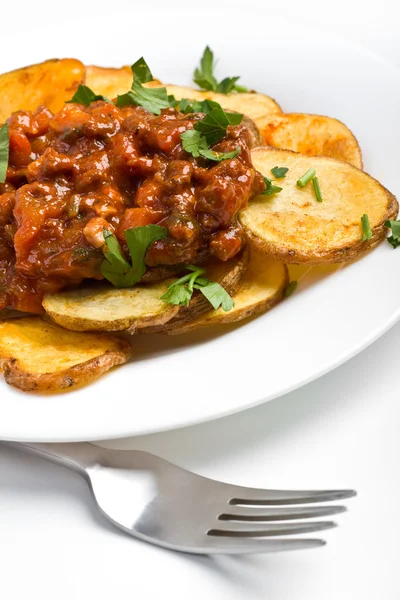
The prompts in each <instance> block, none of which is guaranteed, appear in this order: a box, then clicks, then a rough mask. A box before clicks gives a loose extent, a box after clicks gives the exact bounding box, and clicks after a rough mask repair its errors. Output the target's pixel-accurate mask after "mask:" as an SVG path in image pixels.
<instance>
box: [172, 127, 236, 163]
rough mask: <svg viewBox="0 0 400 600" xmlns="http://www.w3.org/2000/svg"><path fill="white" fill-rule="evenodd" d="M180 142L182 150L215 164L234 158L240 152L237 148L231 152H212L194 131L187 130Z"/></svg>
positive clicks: (199, 134) (202, 137) (202, 138)
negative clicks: (212, 161)
mask: <svg viewBox="0 0 400 600" xmlns="http://www.w3.org/2000/svg"><path fill="white" fill-rule="evenodd" d="M181 140H182V147H183V149H184V150H186V152H189V154H191V155H192V156H194V157H195V158H198V157H199V156H202V157H203V158H208V159H209V160H214V161H216V162H221V161H222V160H229V159H232V158H235V157H236V156H237V155H238V154H239V153H240V151H241V148H240V147H238V148H236V150H234V151H233V152H214V151H213V150H210V149H209V147H208V145H207V140H206V138H205V137H204V136H203V135H202V134H201V133H200V132H199V131H196V130H195V129H188V130H187V131H185V132H184V133H182V134H181Z"/></svg>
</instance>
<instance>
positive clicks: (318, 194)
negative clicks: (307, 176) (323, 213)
mask: <svg viewBox="0 0 400 600" xmlns="http://www.w3.org/2000/svg"><path fill="white" fill-rule="evenodd" d="M312 183H313V188H314V193H315V197H316V199H317V202H322V194H321V188H320V187H319V181H318V177H313V179H312Z"/></svg>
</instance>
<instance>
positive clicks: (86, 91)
mask: <svg viewBox="0 0 400 600" xmlns="http://www.w3.org/2000/svg"><path fill="white" fill-rule="evenodd" d="M96 100H104V102H110V100H109V99H108V98H106V96H102V95H101V94H95V93H94V91H93V90H91V89H90V87H88V86H87V85H79V86H78V89H77V90H76V92H75V94H74V95H73V96H72V98H71V100H67V103H74V104H83V105H84V106H89V105H90V104H91V103H92V102H96Z"/></svg>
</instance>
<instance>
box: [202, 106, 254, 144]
mask: <svg viewBox="0 0 400 600" xmlns="http://www.w3.org/2000/svg"><path fill="white" fill-rule="evenodd" d="M242 119H243V115H240V114H238V113H227V112H225V111H224V110H223V109H222V108H221V107H220V106H218V108H214V109H213V110H212V111H211V112H209V113H208V114H207V115H206V116H205V117H204V119H201V121H197V123H195V124H194V128H195V129H196V131H200V133H202V134H203V135H204V137H205V138H206V141H207V144H208V145H209V146H212V145H213V144H216V143H217V142H219V141H221V140H222V139H223V138H224V137H225V135H226V129H227V127H228V126H229V125H239V123H241V122H242Z"/></svg>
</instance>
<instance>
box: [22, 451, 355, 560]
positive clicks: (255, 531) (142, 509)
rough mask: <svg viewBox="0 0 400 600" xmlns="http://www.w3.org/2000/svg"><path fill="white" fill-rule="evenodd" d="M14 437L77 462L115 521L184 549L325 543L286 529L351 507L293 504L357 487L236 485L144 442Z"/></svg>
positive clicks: (314, 525) (47, 454)
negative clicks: (128, 445)
mask: <svg viewBox="0 0 400 600" xmlns="http://www.w3.org/2000/svg"><path fill="white" fill-rule="evenodd" d="M11 445H12V446H16V447H17V448H23V449H25V450H27V451H29V452H33V453H35V454H39V455H40V456H41V457H43V458H46V459H48V460H51V461H53V462H57V463H60V464H62V465H64V466H66V467H69V468H71V469H73V470H76V471H77V472H78V473H80V474H81V475H83V476H84V477H85V479H86V481H87V482H88V484H89V487H90V489H91V491H92V493H93V496H94V499H95V501H96V503H97V506H98V507H99V509H100V511H101V512H102V513H103V515H104V516H105V517H107V519H109V520H110V521H111V523H113V524H114V525H116V526H117V527H119V528H120V529H122V530H123V531H125V532H127V533H129V534H130V535H132V536H134V537H136V538H139V539H141V540H144V541H145V542H149V543H151V544H155V545H157V546H162V547H164V548H169V549H171V550H178V551H181V552H190V553H195V554H216V553H224V554H242V553H254V552H278V551H282V550H298V549H302V548H314V547H316V546H322V545H324V543H325V542H324V541H323V540H320V539H307V538H297V539H285V538H283V537H282V536H288V535H293V534H304V533H315V532H317V531H322V530H324V529H329V528H331V527H335V523H333V522H332V521H311V522H310V521H305V522H301V520H302V519H314V518H320V517H326V516H330V515H334V514H338V513H341V512H344V511H345V510H346V508H345V507H344V506H337V505H330V506H293V505H300V504H310V503H316V502H328V501H335V500H342V499H343V498H350V497H351V496H354V495H355V492H354V491H352V490H336V491H334V490H328V491H279V490H263V489H257V488H248V487H241V486H238V485H231V484H228V483H223V482H221V481H215V480H213V479H207V478H206V477H201V476H200V475H196V474H194V473H191V472H189V471H186V470H185V469H182V468H180V467H178V466H176V465H173V464H172V463H170V462H167V461H166V460H163V459H161V458H159V457H157V456H154V455H153V454H149V453H147V452H141V451H138V450H133V451H121V450H109V449H105V448H100V447H98V446H94V445H92V444H88V443H75V444H14V443H13V444H11ZM299 520H300V522H298V521H299ZM292 521H296V522H292Z"/></svg>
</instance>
